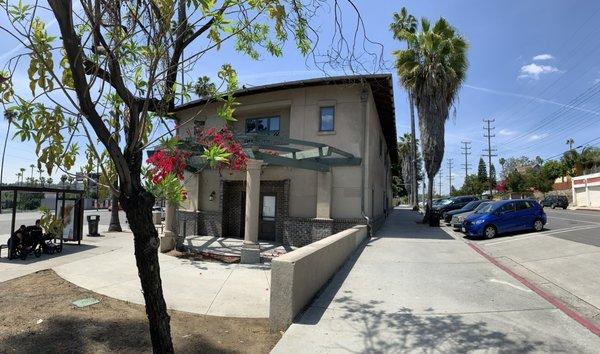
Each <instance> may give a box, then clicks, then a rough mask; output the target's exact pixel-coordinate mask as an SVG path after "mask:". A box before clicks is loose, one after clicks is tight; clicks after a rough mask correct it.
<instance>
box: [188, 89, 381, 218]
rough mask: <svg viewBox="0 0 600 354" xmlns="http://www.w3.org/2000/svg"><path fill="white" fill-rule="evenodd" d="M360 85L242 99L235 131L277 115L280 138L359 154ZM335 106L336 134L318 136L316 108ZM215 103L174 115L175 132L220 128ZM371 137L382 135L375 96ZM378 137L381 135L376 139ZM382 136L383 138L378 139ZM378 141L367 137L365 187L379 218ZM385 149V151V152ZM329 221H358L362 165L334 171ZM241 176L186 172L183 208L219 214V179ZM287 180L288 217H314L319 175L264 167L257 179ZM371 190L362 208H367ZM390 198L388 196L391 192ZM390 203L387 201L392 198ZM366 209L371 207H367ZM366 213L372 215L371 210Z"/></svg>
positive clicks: (370, 108)
mask: <svg viewBox="0 0 600 354" xmlns="http://www.w3.org/2000/svg"><path fill="white" fill-rule="evenodd" d="M360 94H361V87H360V86H359V85H334V86H322V87H309V88H299V89H289V90H282V91H276V92H270V93H265V94H258V95H253V96H247V97H240V98H238V101H239V102H240V103H241V105H240V106H239V107H238V108H237V109H236V115H235V117H236V119H237V122H234V123H232V124H231V128H232V129H233V130H234V131H236V132H244V130H245V120H246V119H247V118H255V117H261V116H262V117H264V116H272V115H279V116H280V117H281V119H280V124H281V128H280V135H284V136H285V135H287V136H289V137H290V138H294V139H299V140H308V141H314V142H321V143H325V144H328V145H331V146H333V147H335V148H338V149H341V150H344V151H347V152H350V153H352V154H354V155H355V156H357V157H360V155H361V144H362V139H363V136H364V135H363V130H364V129H363V126H362V116H361V107H362V106H361V105H362V104H361V100H360ZM322 106H335V131H334V132H319V108H320V107H322ZM216 107H217V106H216V105H215V104H209V105H207V106H204V107H200V108H199V107H194V108H190V109H187V110H185V111H181V112H178V114H177V116H178V120H179V123H180V125H179V128H178V134H179V135H180V136H182V137H185V136H188V135H189V133H191V132H193V120H194V119H198V120H204V121H205V122H206V123H205V128H210V127H221V126H223V124H224V122H223V121H222V120H221V119H220V118H218V117H217V115H216ZM367 109H368V111H367V116H368V119H369V126H370V134H371V136H379V135H381V136H382V133H381V128H380V124H379V118H378V116H377V112H376V110H375V105H374V102H373V98H372V97H371V95H369V102H368V105H367ZM377 134H379V135H377ZM382 138H383V136H382ZM378 144H379V140H378V138H377V139H371V142H370V144H369V147H368V150H367V151H368V153H369V155H370V160H371V161H370V162H369V170H368V178H367V185H368V186H370V188H374V189H375V190H376V192H375V204H374V205H375V215H380V214H381V213H382V211H383V207H382V191H383V190H384V189H385V186H383V184H385V181H384V177H385V172H384V171H383V169H384V165H383V160H382V159H380V158H379V155H378V150H377V149H378V146H379V145H378ZM386 151H387V148H386ZM331 173H332V207H331V217H332V218H359V217H361V212H360V198H361V186H360V182H361V166H345V167H334V168H332V172H331ZM244 176H245V175H244V174H243V173H240V172H237V173H230V172H229V171H226V170H225V171H221V173H219V172H218V171H204V172H202V173H200V174H199V175H195V176H191V175H187V174H186V180H185V185H186V188H187V189H188V201H187V202H186V203H185V204H184V205H183V207H184V208H186V209H189V210H207V211H218V210H220V205H219V201H218V196H219V194H220V192H221V191H220V180H221V179H223V180H243V179H244ZM285 179H287V180H289V181H290V205H289V213H290V216H292V217H315V215H316V191H317V188H316V187H317V172H315V171H310V170H303V169H295V168H289V167H279V166H267V167H263V173H262V175H261V180H285ZM212 191H215V193H216V196H217V197H216V198H215V200H213V201H209V195H210V193H211V192H212ZM370 195H371V192H370V191H369V192H368V193H366V197H367V200H366V201H365V205H366V207H367V208H370V205H371V202H370ZM390 197H391V194H390ZM390 199H391V198H390ZM367 210H369V209H367ZM368 215H370V216H373V213H371V212H370V211H369V212H368Z"/></svg>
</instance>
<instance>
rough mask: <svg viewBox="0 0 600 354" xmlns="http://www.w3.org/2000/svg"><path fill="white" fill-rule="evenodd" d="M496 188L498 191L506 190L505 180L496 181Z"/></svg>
mask: <svg viewBox="0 0 600 354" xmlns="http://www.w3.org/2000/svg"><path fill="white" fill-rule="evenodd" d="M496 190H497V191H498V192H500V193H502V192H504V191H505V190H506V180H505V179H503V180H502V181H500V183H498V185H497V186H496Z"/></svg>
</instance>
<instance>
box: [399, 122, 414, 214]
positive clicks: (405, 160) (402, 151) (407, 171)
mask: <svg viewBox="0 0 600 354" xmlns="http://www.w3.org/2000/svg"><path fill="white" fill-rule="evenodd" d="M411 151H412V137H411V135H410V134H409V133H404V135H403V136H401V137H400V141H398V156H399V158H400V173H401V175H402V180H403V181H404V188H405V189H406V191H407V192H408V194H409V196H410V201H411V203H412V201H413V200H414V197H413V194H414V191H415V189H413V183H412V167H411V162H412V152H411Z"/></svg>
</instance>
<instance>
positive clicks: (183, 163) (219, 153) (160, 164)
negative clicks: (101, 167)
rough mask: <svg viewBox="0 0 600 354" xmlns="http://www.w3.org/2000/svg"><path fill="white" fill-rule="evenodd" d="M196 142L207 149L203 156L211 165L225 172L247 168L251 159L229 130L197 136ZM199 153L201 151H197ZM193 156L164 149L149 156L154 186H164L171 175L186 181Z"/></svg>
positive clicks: (176, 150)
mask: <svg viewBox="0 0 600 354" xmlns="http://www.w3.org/2000/svg"><path fill="white" fill-rule="evenodd" d="M195 140H196V143H198V144H200V145H201V146H203V147H204V149H205V150H204V153H203V154H202V156H203V157H205V158H206V159H207V160H208V161H209V162H210V164H211V166H214V167H218V168H219V169H222V168H224V167H228V168H229V169H232V170H235V171H239V170H241V169H243V168H244V167H245V166H246V162H247V161H248V157H247V156H246V153H245V152H244V149H243V147H242V145H241V144H240V143H239V142H237V141H235V139H234V137H233V134H232V133H231V131H229V129H227V127H224V128H222V129H220V130H216V129H215V128H211V129H208V130H206V131H204V132H202V133H201V134H199V135H196V138H195ZM198 154H200V152H198ZM192 155H193V153H192V152H190V151H186V150H181V149H179V148H171V149H162V150H159V151H157V152H155V153H154V154H153V155H152V156H150V157H149V158H148V159H147V160H146V162H147V163H148V164H150V165H151V167H150V173H151V174H152V183H154V184H159V183H161V182H162V181H163V180H164V179H165V178H166V177H167V175H168V174H169V173H173V174H174V175H175V176H177V178H178V179H179V180H182V179H183V172H184V171H185V169H186V167H187V165H188V163H187V160H188V158H189V157H190V156H192Z"/></svg>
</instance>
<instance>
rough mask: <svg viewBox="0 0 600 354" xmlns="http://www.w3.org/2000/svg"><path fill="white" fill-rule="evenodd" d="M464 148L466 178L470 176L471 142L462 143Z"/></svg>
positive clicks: (462, 148)
mask: <svg viewBox="0 0 600 354" xmlns="http://www.w3.org/2000/svg"><path fill="white" fill-rule="evenodd" d="M461 143H462V144H463V146H462V147H461V150H462V151H463V152H462V154H463V155H465V163H464V164H463V167H464V168H465V178H466V177H467V176H468V175H469V155H471V142H470V141H461Z"/></svg>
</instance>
